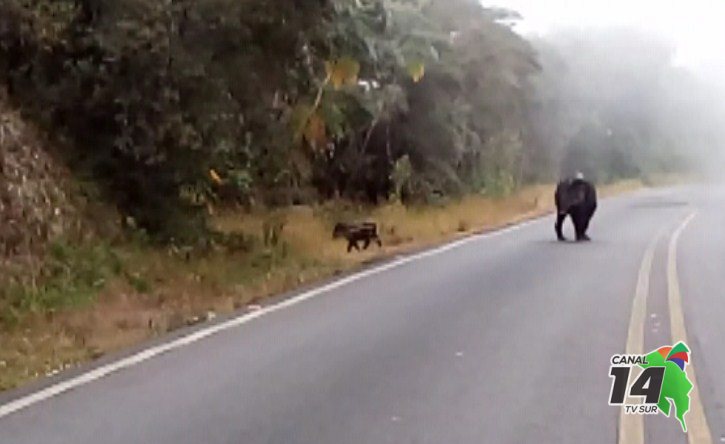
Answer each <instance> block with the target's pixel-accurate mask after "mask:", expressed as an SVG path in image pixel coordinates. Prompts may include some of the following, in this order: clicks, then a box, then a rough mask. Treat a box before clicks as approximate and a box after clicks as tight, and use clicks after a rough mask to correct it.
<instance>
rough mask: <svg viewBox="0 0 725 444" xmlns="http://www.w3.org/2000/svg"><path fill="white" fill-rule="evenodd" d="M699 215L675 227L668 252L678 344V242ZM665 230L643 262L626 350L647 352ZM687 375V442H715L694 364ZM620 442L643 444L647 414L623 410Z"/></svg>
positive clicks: (682, 336)
mask: <svg viewBox="0 0 725 444" xmlns="http://www.w3.org/2000/svg"><path fill="white" fill-rule="evenodd" d="M696 215H697V213H696V212H694V213H692V214H690V215H689V216H688V217H687V218H686V219H685V221H684V222H682V224H681V225H680V226H679V227H678V228H677V230H675V232H674V233H673V234H672V236H671V237H670V243H669V248H668V251H667V255H668V257H667V301H668V304H669V311H670V332H671V333H672V342H673V343H676V342H679V341H683V342H685V343H689V342H688V340H687V329H686V328H685V316H684V314H683V310H682V295H681V293H680V282H679V278H678V276H677V245H678V241H679V239H680V235H682V232H683V231H684V230H685V228H687V226H688V225H689V224H690V222H692V220H693V219H694V218H695V216H696ZM661 235H662V233H660V234H658V235H657V236H655V238H654V240H653V241H652V243H651V244H650V245H649V246H648V247H647V250H646V251H645V254H644V258H643V259H642V265H641V267H640V270H639V276H638V278H637V288H636V291H635V295H634V301H633V302H632V316H631V319H630V321H629V331H628V334H627V345H626V353H627V354H632V355H641V354H643V353H644V350H643V348H644V328H645V320H646V318H647V295H648V294H649V281H650V275H651V272H652V262H653V259H654V254H655V250H656V249H657V244H658V243H659V240H660V238H661ZM686 371H687V376H688V377H689V378H690V381H691V382H692V385H693V387H692V391H691V392H690V410H689V411H688V413H687V441H688V443H689V444H704V443H708V444H709V443H712V434H711V433H710V428H709V426H708V425H707V418H706V417H705V410H704V409H703V407H702V399H701V398H700V391H699V389H698V385H697V381H696V379H695V369H694V368H693V366H692V363H690V364H689V365H687V370H686ZM618 442H619V444H643V443H644V417H643V416H642V415H627V414H625V413H624V409H622V411H621V413H620V416H619V439H618Z"/></svg>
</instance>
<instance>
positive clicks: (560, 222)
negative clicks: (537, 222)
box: [554, 213, 567, 241]
mask: <svg viewBox="0 0 725 444" xmlns="http://www.w3.org/2000/svg"><path fill="white" fill-rule="evenodd" d="M566 216H567V214H566V213H564V214H562V213H557V215H556V225H555V226H554V229H555V230H556V237H557V239H559V240H560V241H565V240H566V238H565V237H564V231H563V229H564V221H565V220H566Z"/></svg>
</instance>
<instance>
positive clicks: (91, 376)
mask: <svg viewBox="0 0 725 444" xmlns="http://www.w3.org/2000/svg"><path fill="white" fill-rule="evenodd" d="M544 220H545V219H544V218H543V217H537V218H534V219H532V220H529V221H525V222H522V223H519V224H517V225H512V226H509V227H506V228H502V229H500V230H497V231H492V232H489V233H484V234H477V235H472V236H469V237H466V238H463V239H459V240H457V241H454V242H451V243H449V244H446V245H443V246H440V247H437V248H434V249H432V250H427V251H423V252H421V253H417V254H414V255H411V256H406V257H403V258H401V259H397V260H394V261H392V262H388V263H385V264H382V265H380V266H378V267H375V268H371V269H368V270H363V271H360V272H358V273H355V274H352V275H350V276H347V277H345V278H342V279H340V280H337V281H333V282H331V283H329V284H326V285H323V286H322V287H318V288H314V289H312V290H309V291H306V292H304V293H301V294H299V295H297V296H295V297H292V298H290V299H287V300H285V301H283V302H280V303H279V304H276V305H272V306H269V307H266V308H263V309H262V310H259V311H256V312H253V313H247V314H242V315H240V316H239V317H236V318H233V319H230V320H228V321H226V322H223V323H220V324H216V325H211V326H209V327H206V328H203V329H201V330H197V331H195V332H193V333H190V334H188V335H186V336H183V337H181V338H178V339H175V340H173V341H171V342H167V343H165V344H160V345H157V346H154V347H150V348H148V349H145V350H143V351H141V352H139V353H136V354H134V355H132V356H129V357H126V358H123V359H120V360H118V361H115V362H111V363H109V364H106V365H103V366H101V367H97V368H95V369H93V370H90V371H88V372H87V373H83V374H81V375H79V376H76V377H73V378H71V379H68V380H65V381H61V382H59V383H57V384H54V385H51V386H49V387H46V388H43V389H41V390H39V391H37V392H34V393H31V394H29V395H26V396H23V397H21V398H18V399H15V400H13V401H10V402H8V403H6V404H4V405H1V406H0V419H2V418H4V417H6V416H8V415H10V414H12V413H15V412H17V411H19V410H22V409H25V408H28V407H30V406H32V405H34V404H37V403H39V402H43V401H46V400H48V399H50V398H53V397H55V396H58V395H60V394H62V393H65V392H67V391H69V390H72V389H75V388H77V387H80V386H83V385H85V384H88V383H91V382H93V381H96V380H98V379H101V378H103V377H105V376H108V375H110V374H112V373H115V372H117V371H119V370H123V369H125V368H129V367H133V366H135V365H138V364H140V363H142V362H144V361H148V360H149V359H151V358H154V357H156V356H159V355H161V354H164V353H167V352H170V351H172V350H176V349H179V348H181V347H184V346H186V345H189V344H193V343H195V342H198V341H201V340H202V339H205V338H208V337H210V336H212V335H215V334H218V333H221V332H223V331H226V330H230V329H232V328H235V327H239V326H241V325H244V324H246V323H248V322H250V321H253V320H254V319H257V318H261V317H262V316H265V315H268V314H270V313H274V312H276V311H280V310H284V309H286V308H289V307H292V306H294V305H297V304H300V303H302V302H305V301H308V300H310V299H313V298H315V297H317V296H319V295H321V294H324V293H327V292H330V291H332V290H336V289H338V288H341V287H344V286H346V285H349V284H352V283H354V282H357V281H359V280H361V279H364V278H367V277H370V276H374V275H377V274H380V273H383V272H386V271H388V270H392V269H394V268H397V267H400V266H402V265H405V264H408V263H410V262H414V261H418V260H421V259H425V258H428V257H432V256H436V255H439V254H441V253H445V252H447V251H450V250H453V249H456V248H458V247H461V246H463V245H465V244H468V243H471V242H476V241H480V240H482V239H485V238H492V237H497V236H501V235H504V234H508V233H511V232H514V231H518V230H520V229H522V228H525V227H527V226H529V225H533V224H536V223H541V222H542V221H544Z"/></svg>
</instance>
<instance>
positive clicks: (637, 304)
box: [618, 232, 662, 444]
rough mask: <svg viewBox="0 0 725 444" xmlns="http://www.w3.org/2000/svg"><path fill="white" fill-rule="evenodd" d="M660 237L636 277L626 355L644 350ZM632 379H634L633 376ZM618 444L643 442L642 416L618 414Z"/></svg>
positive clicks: (660, 235)
mask: <svg viewBox="0 0 725 444" xmlns="http://www.w3.org/2000/svg"><path fill="white" fill-rule="evenodd" d="M661 237H662V232H660V233H658V234H657V235H656V236H655V237H654V239H652V242H651V243H650V245H649V246H648V247H647V249H646V250H645V253H644V257H643V258H642V265H641V266H640V268H639V275H638V276H637V287H636V290H635V292H634V300H633V302H632V316H631V318H630V320H629V331H628V333H627V345H626V349H625V353H626V354H628V355H641V354H642V353H643V349H644V323H645V320H646V318H647V295H648V294H649V280H650V274H651V271H652V260H653V258H654V255H655V250H656V249H657V244H658V243H659V240H660V238H661ZM633 377H636V375H635V376H633ZM618 436H619V439H618V442H619V444H641V443H643V442H644V418H643V417H642V415H627V414H625V412H624V408H623V407H622V409H621V410H620V413H619V434H618Z"/></svg>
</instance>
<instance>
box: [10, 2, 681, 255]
mask: <svg viewBox="0 0 725 444" xmlns="http://www.w3.org/2000/svg"><path fill="white" fill-rule="evenodd" d="M0 17H1V18H0V21H1V22H2V26H0V30H1V31H0V32H2V35H0V40H1V41H2V45H0V73H1V74H0V82H2V83H4V84H5V85H7V88H8V90H9V92H10V96H11V99H12V100H13V101H14V102H15V104H16V105H17V106H19V107H20V108H21V109H22V110H23V111H24V113H25V114H26V115H27V116H29V117H30V118H32V119H33V120H34V121H36V122H38V123H39V124H41V125H42V126H43V127H44V128H46V129H47V130H48V131H49V132H50V133H51V134H53V135H54V137H56V138H57V139H58V140H60V141H62V142H63V144H62V147H63V148H62V149H61V154H62V155H63V157H64V158H65V159H66V161H67V162H68V164H69V165H71V167H72V168H73V170H74V171H75V172H76V175H77V176H78V177H82V178H90V179H92V180H93V181H95V182H96V183H98V184H99V185H100V187H101V189H102V190H104V195H105V198H106V200H107V201H108V202H111V203H113V204H114V205H116V206H117V207H118V209H119V210H120V211H121V212H122V213H124V214H125V215H127V216H129V217H130V219H128V221H129V222H130V223H132V224H133V225H137V226H140V227H143V228H144V229H146V230H147V231H148V232H149V233H150V234H151V235H152V236H153V237H154V238H155V239H160V240H166V241H168V240H171V239H174V240H176V241H181V242H189V241H194V240H195V239H196V238H197V237H198V235H199V234H200V233H203V231H204V229H205V226H206V223H205V215H206V213H207V212H208V209H209V206H210V205H215V204H219V203H220V202H224V201H226V202H236V203H238V204H243V205H246V206H250V205H255V204H257V205H259V204H266V205H272V206H279V205H288V204H293V203H295V204H299V203H316V202H320V201H324V200H327V199H330V198H333V197H344V198H348V199H352V200H356V201H365V202H373V203H377V202H381V201H385V200H387V199H389V198H391V197H394V198H400V199H402V200H403V201H404V202H425V201H430V200H435V199H436V198H437V197H439V196H445V195H448V196H450V195H462V194H465V193H468V192H479V191H488V192H491V193H494V194H503V193H507V192H510V191H512V190H513V189H515V188H517V187H519V186H521V185H522V184H525V183H527V182H531V181H551V180H553V179H555V178H556V177H557V176H558V175H559V174H560V173H561V172H562V171H561V169H562V167H564V169H572V168H580V169H585V170H587V172H590V173H591V175H592V176H593V177H596V178H599V179H601V180H603V181H609V180H612V179H616V178H619V177H634V176H637V175H639V174H641V173H642V172H643V171H644V170H645V169H647V170H653V171H655V172H656V171H660V170H667V169H670V168H672V167H673V166H674V165H677V164H678V162H677V160H678V158H677V156H676V155H675V154H676V151H677V150H676V148H677V143H678V142H679V140H681V139H677V140H676V139H675V138H674V137H673V134H674V131H666V128H668V126H667V125H663V122H664V120H663V119H664V117H662V116H660V115H659V114H658V110H660V109H667V108H666V105H668V104H669V103H671V102H672V101H671V100H670V101H668V100H669V99H668V98H667V97H665V96H666V95H663V94H662V82H661V80H662V79H670V80H671V79H674V78H677V76H679V75H680V73H678V72H676V70H675V69H674V68H672V67H671V65H670V64H669V62H670V60H671V58H672V54H671V51H670V52H668V50H667V48H664V49H663V48H662V47H661V45H660V44H659V43H658V42H654V41H650V40H647V39H643V38H640V37H641V36H638V35H628V36H624V37H621V38H625V39H627V41H628V42H632V43H633V44H631V45H626V46H622V45H610V46H607V45H605V44H602V42H607V41H609V40H608V38H607V36H596V37H590V38H587V37H586V36H584V37H582V36H576V35H570V36H560V38H559V39H558V40H554V41H546V42H533V43H532V42H528V41H526V40H524V39H523V38H521V37H519V36H518V35H517V34H515V33H514V32H513V31H512V30H511V29H510V28H509V26H507V25H505V24H504V22H505V21H507V20H511V19H515V17H516V16H515V14H514V13H511V12H507V11H501V10H491V9H485V8H483V7H481V6H480V5H479V3H478V2H477V1H476V0H455V1H450V0H364V1H359V0H322V1H315V2H284V4H279V3H278V2H267V1H258V0H252V1H236V0H203V1H189V0H182V1H174V2H169V1H158V2H154V1H145V0H104V1H101V0H96V1H90V0H52V1H51V0H39V1H27V0H8V1H5V2H3V3H2V5H0ZM610 40H611V39H610ZM574 41H580V42H581V41H583V43H582V45H584V48H577V49H576V50H571V47H572V45H571V42H574ZM590 54H596V56H597V57H596V58H595V57H592V56H591V55H590ZM607 59H612V60H614V59H616V60H617V61H618V62H617V63H611V64H609V65H607V64H605V63H602V60H607ZM623 65H624V68H623V67H622V66H623ZM612 85H616V87H612ZM663 128H664V129H663ZM676 129H677V130H678V131H679V128H676ZM655 133H656V134H655ZM677 134H678V135H680V134H681V131H679V132H678V133H677ZM673 153H675V154H673ZM401 162H402V165H401ZM406 163H409V164H410V166H409V167H407V168H408V170H409V171H407V172H405V170H406V166H405V164H406ZM401 174H404V175H405V176H406V177H404V178H403V179H401V178H400V175H401Z"/></svg>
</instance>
